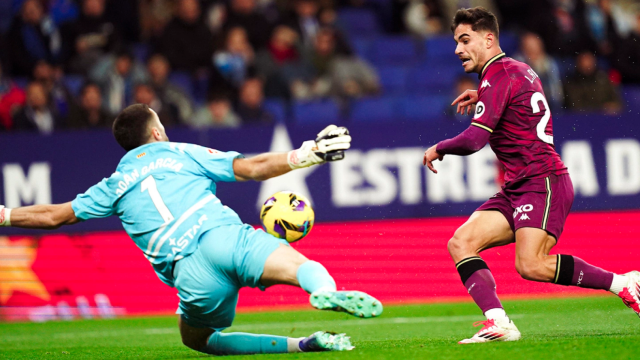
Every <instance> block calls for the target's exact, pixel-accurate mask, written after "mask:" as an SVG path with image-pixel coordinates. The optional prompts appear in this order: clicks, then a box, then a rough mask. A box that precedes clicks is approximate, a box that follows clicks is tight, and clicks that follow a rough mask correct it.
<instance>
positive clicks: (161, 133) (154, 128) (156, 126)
mask: <svg viewBox="0 0 640 360" xmlns="http://www.w3.org/2000/svg"><path fill="white" fill-rule="evenodd" d="M149 110H150V111H151V113H152V114H153V119H151V123H150V128H151V136H152V137H153V138H154V139H155V140H156V141H169V137H168V136H167V133H166V132H165V130H164V125H162V122H160V118H159V117H158V114H156V112H155V111H153V110H152V109H149Z"/></svg>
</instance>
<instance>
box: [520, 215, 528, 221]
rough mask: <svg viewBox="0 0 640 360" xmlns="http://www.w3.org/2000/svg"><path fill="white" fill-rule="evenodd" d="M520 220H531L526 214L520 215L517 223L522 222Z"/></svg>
mask: <svg viewBox="0 0 640 360" xmlns="http://www.w3.org/2000/svg"><path fill="white" fill-rule="evenodd" d="M522 220H531V218H530V217H529V215H527V214H522V216H520V219H518V221H522Z"/></svg>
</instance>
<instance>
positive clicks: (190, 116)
mask: <svg viewBox="0 0 640 360" xmlns="http://www.w3.org/2000/svg"><path fill="white" fill-rule="evenodd" d="M478 5H480V6H484V7H486V8H488V9H490V10H492V11H494V12H495V13H496V14H499V19H500V21H501V43H503V49H504V50H505V51H506V52H507V55H508V56H512V57H515V58H516V59H518V60H522V61H525V62H527V63H528V64H529V65H531V67H532V68H533V69H534V70H535V71H536V73H537V74H538V75H539V76H540V78H541V80H542V82H543V84H544V88H545V93H546V95H547V98H548V99H549V103H550V106H551V107H552V109H553V110H554V112H559V111H588V112H594V111H595V112H603V113H609V114H615V113H618V112H620V111H622V109H623V108H624V106H625V105H624V101H623V98H624V94H625V90H624V89H627V87H626V86H631V87H629V89H633V87H632V86H633V85H634V84H636V85H638V84H640V68H639V67H638V66H637V62H638V61H639V60H640V41H639V40H640V6H638V5H636V4H635V2H634V1H632V0H629V1H623V0H620V1H614V0H591V1H589V0H536V1H530V0H493V1H492V0H226V1H225V0H137V1H133V0H5V1H2V2H0V131H19V130H28V131H38V132H40V133H50V132H53V131H55V130H58V129H65V128H74V129H80V128H96V127H109V126H110V124H111V122H112V121H113V117H114V114H117V113H118V112H119V111H120V110H122V109H123V108H124V107H126V106H127V105H129V104H131V103H145V104H148V105H149V106H150V107H151V108H152V109H154V110H155V111H156V112H157V113H158V114H159V115H160V118H161V119H162V121H163V122H164V123H165V124H166V125H167V126H188V127H195V128H201V127H240V126H246V125H251V124H271V123H274V122H276V121H282V120H286V119H291V118H293V119H294V121H296V122H298V123H304V122H305V121H306V120H305V119H307V118H308V119H314V118H318V117H322V116H324V115H327V116H330V115H333V116H334V117H335V116H338V117H341V118H344V119H346V120H344V121H351V120H353V119H356V121H367V119H369V118H371V119H373V120H375V119H376V118H378V119H380V117H386V118H387V120H393V118H395V117H396V115H397V116H398V117H400V118H404V119H412V120H418V121H421V120H424V119H426V118H428V117H429V116H436V117H440V118H441V117H443V116H449V117H452V118H459V119H466V117H461V116H460V115H456V114H454V112H453V111H451V109H449V107H448V103H450V101H451V99H452V96H454V95H457V94H458V93H460V91H461V90H462V89H465V88H469V87H472V86H477V83H476V81H477V80H476V78H475V77H472V76H466V75H464V74H463V73H462V70H461V68H460V64H459V63H457V62H456V61H455V59H454V58H453V50H454V43H453V41H452V40H451V34H450V30H449V23H450V19H451V18H452V17H453V13H454V12H455V10H456V9H457V8H459V7H469V6H478ZM440 55H447V56H446V57H443V56H440ZM623 86H624V87H623ZM407 99H409V100H411V101H409V100H407ZM385 106H386V107H385ZM434 108H435V112H434V110H433V109H434ZM385 110H387V111H386V112H385ZM312 113H316V115H315V116H314V115H313V114H312ZM430 113H431V114H432V115H429V114H430ZM305 114H306V115H305ZM309 114H311V115H310V116H308V115H309ZM330 120H332V119H330ZM425 121H426V120H425Z"/></svg>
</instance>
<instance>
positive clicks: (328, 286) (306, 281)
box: [297, 260, 336, 294]
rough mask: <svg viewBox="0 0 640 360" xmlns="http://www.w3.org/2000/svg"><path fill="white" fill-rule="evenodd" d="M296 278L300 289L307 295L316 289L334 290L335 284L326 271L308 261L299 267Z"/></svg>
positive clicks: (313, 262) (315, 263)
mask: <svg viewBox="0 0 640 360" xmlns="http://www.w3.org/2000/svg"><path fill="white" fill-rule="evenodd" d="M297 277H298V283H300V287H301V288H303V289H304V290H305V291H306V292H308V293H309V294H311V293H312V292H314V291H316V290H318V289H324V290H328V291H335V290H336V282H335V281H334V280H333V278H332V277H331V275H329V272H328V271H327V269H325V268H324V266H322V265H321V264H320V263H318V262H315V261H311V260H309V261H307V262H305V263H304V264H302V265H300V267H299V268H298V273H297Z"/></svg>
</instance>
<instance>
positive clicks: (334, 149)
mask: <svg viewBox="0 0 640 360" xmlns="http://www.w3.org/2000/svg"><path fill="white" fill-rule="evenodd" d="M350 147H351V136H349V130H347V128H345V127H338V126H335V125H329V126H327V127H326V128H324V130H322V131H321V132H319V133H318V137H316V139H315V140H309V141H305V142H303V143H302V146H300V148H299V149H296V150H292V151H290V152H289V154H288V156H287V161H288V162H289V166H290V167H291V168H292V169H300V168H305V167H309V166H311V165H316V164H322V163H324V162H326V161H337V160H342V159H344V151H345V150H347V149H349V148H350Z"/></svg>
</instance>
